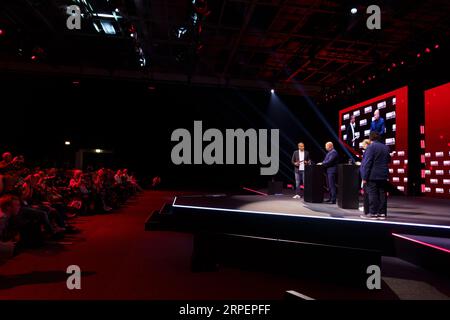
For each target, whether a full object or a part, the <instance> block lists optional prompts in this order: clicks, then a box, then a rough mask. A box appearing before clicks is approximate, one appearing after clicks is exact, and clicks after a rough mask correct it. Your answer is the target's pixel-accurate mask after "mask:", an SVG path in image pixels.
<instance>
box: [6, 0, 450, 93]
mask: <svg viewBox="0 0 450 320" xmlns="http://www.w3.org/2000/svg"><path fill="white" fill-rule="evenodd" d="M72 4H76V5H78V6H79V7H80V8H81V12H82V13H83V17H82V22H81V30H69V29H68V28H67V27H66V19H67V17H68V15H67V13H66V7H67V6H68V5H72ZM370 4H373V1H358V0H354V1H347V0H342V1H341V0H336V1H318V0H170V1H162V0H128V1H126V0H74V1H70V0H1V1H0V30H1V34H0V58H1V60H0V70H3V71H21V72H36V73H39V72H40V73H44V74H52V73H58V74H66V75H69V76H77V77H83V76H96V77H97V76H100V77H113V78H115V77H117V78H124V79H130V80H136V81H149V83H153V82H154V83H158V82H168V83H178V82H181V83H193V84H198V85H207V86H227V85H229V86H233V87H238V88H263V89H267V88H271V87H275V88H277V90H279V91H282V92H285V93H287V94H305V93H307V94H308V95H310V96H313V97H314V96H317V95H318V94H321V93H323V92H326V90H327V88H334V87H339V86H341V85H343V84H344V85H347V86H348V85H349V84H350V83H351V82H352V81H355V79H356V80H357V79H365V78H366V77H367V75H368V74H370V73H371V72H376V71H377V70H381V69H386V68H387V66H389V65H390V64H391V63H392V61H397V60H398V59H400V58H399V57H414V56H415V55H416V54H417V52H418V50H422V49H423V48H425V47H427V46H430V45H433V44H434V43H441V44H443V43H444V42H448V37H449V35H450V34H449V33H450V19H449V17H450V1H448V0H442V1H438V0H434V1H431V0H430V1H426V0H420V1H415V0H408V1H406V0H398V1H377V3H376V4H377V5H379V6H380V8H381V11H382V13H381V30H369V29H368V28H367V27H366V19H367V18H368V16H369V15H368V14H366V8H367V6H368V5H370ZM353 7H356V8H357V9H358V13H357V14H355V15H352V14H350V9H351V8H353ZM116 9H117V10H116ZM401 59H403V58H401Z"/></svg>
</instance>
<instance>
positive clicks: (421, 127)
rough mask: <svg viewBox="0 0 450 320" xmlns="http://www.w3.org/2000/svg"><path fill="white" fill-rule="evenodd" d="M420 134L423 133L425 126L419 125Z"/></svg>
mask: <svg viewBox="0 0 450 320" xmlns="http://www.w3.org/2000/svg"><path fill="white" fill-rule="evenodd" d="M420 134H425V126H423V125H422V126H420Z"/></svg>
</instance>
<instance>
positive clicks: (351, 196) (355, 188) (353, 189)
mask: <svg viewBox="0 0 450 320" xmlns="http://www.w3.org/2000/svg"><path fill="white" fill-rule="evenodd" d="M337 173H338V177H339V179H338V190H339V192H338V196H337V205H338V207H340V208H342V209H358V208H359V190H360V180H359V166H357V165H355V164H339V165H338V172H337Z"/></svg>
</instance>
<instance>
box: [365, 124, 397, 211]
mask: <svg viewBox="0 0 450 320" xmlns="http://www.w3.org/2000/svg"><path fill="white" fill-rule="evenodd" d="M379 139H380V135H379V134H378V133H377V132H375V131H372V132H371V133H370V141H371V144H370V145H369V146H368V147H367V149H366V152H365V153H364V157H363V161H362V163H361V168H360V173H361V179H362V182H363V185H365V186H366V190H367V193H368V195H369V214H368V215H367V216H363V217H368V218H371V219H386V215H387V195H386V188H387V180H388V177H389V167H388V166H389V163H390V162H391V155H390V154H389V147H387V146H386V145H384V144H383V143H381V142H379Z"/></svg>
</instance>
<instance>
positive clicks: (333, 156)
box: [318, 142, 339, 204]
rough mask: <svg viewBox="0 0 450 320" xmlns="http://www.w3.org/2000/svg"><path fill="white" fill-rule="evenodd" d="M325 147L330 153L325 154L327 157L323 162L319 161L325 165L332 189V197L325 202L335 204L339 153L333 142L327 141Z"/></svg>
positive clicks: (329, 187) (329, 186) (330, 188)
mask: <svg viewBox="0 0 450 320" xmlns="http://www.w3.org/2000/svg"><path fill="white" fill-rule="evenodd" d="M325 149H327V151H328V153H327V155H326V156H325V159H324V160H323V162H322V163H318V164H319V165H323V166H324V167H325V168H326V170H327V182H328V189H329V190H330V198H329V199H328V200H325V202H328V203H331V204H335V203H336V172H337V165H338V163H339V155H338V153H337V151H336V150H335V149H334V146H333V143H332V142H327V143H326V144H325Z"/></svg>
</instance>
